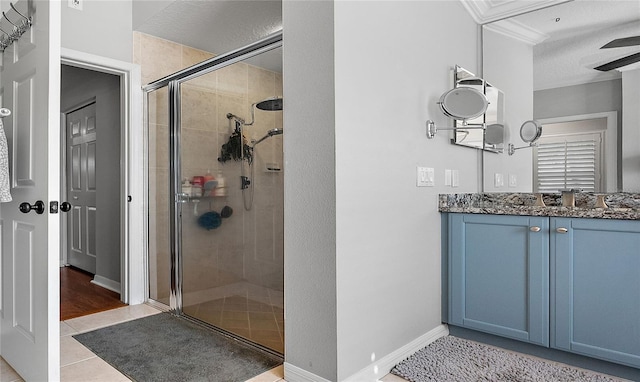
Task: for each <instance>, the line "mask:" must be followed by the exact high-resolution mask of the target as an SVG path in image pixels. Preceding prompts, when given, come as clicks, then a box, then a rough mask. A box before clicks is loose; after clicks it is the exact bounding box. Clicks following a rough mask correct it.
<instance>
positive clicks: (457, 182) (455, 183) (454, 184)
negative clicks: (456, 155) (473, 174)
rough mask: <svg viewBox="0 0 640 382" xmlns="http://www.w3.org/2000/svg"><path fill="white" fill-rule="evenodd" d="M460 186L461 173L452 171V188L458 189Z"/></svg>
mask: <svg viewBox="0 0 640 382" xmlns="http://www.w3.org/2000/svg"><path fill="white" fill-rule="evenodd" d="M459 185H460V171H459V170H451V187H458V186H459Z"/></svg>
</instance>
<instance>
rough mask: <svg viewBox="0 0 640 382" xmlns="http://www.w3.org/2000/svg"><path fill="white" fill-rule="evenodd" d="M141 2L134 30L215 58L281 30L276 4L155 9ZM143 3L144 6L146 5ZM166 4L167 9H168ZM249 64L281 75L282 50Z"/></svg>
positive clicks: (182, 4) (198, 1)
mask: <svg viewBox="0 0 640 382" xmlns="http://www.w3.org/2000/svg"><path fill="white" fill-rule="evenodd" d="M136 2H142V3H140V4H141V8H139V9H143V11H146V12H149V11H153V12H154V13H153V14H152V15H148V14H147V15H144V17H140V19H142V21H141V22H140V23H139V25H136V24H134V29H135V30H137V31H139V32H142V33H146V34H150V35H153V36H157V37H160V38H163V39H166V40H170V41H174V42H177V43H180V44H184V45H188V46H191V47H194V48H197V49H202V50H205V51H207V52H211V53H214V54H222V53H227V52H230V51H232V50H235V49H238V48H242V47H244V46H246V45H249V44H251V43H253V42H255V41H257V40H260V39H262V38H264V37H266V36H268V35H270V34H272V33H274V32H276V31H278V30H280V29H281V28H282V2H281V1H279V0H195V1H194V0H176V1H173V2H170V1H166V0H165V1H158V2H156V3H157V4H161V5H158V6H157V8H156V9H153V8H152V7H151V6H149V5H148V4H149V3H151V1H148V0H136V1H134V13H135V11H136V8H135V7H136ZM145 3H146V4H145ZM167 4H168V5H167ZM250 63H251V64H253V65H257V66H261V67H264V68H266V69H269V70H273V71H277V72H282V53H281V50H280V49H278V50H275V51H271V52H267V53H265V54H262V55H260V56H259V57H255V58H253V59H251V62H250Z"/></svg>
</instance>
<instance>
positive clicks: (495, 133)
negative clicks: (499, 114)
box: [484, 123, 504, 145]
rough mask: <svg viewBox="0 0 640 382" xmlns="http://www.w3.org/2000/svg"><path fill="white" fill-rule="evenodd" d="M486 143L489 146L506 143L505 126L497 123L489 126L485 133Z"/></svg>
mask: <svg viewBox="0 0 640 382" xmlns="http://www.w3.org/2000/svg"><path fill="white" fill-rule="evenodd" d="M484 142H485V143H486V144H489V145H499V144H501V143H504V125H501V124H498V123H495V124H491V125H489V126H487V129H486V130H485V131H484Z"/></svg>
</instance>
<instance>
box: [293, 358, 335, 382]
mask: <svg viewBox="0 0 640 382" xmlns="http://www.w3.org/2000/svg"><path fill="white" fill-rule="evenodd" d="M284 379H285V380H286V381H287V382H331V381H329V380H328V379H324V378H322V377H320V376H318V375H315V374H313V373H310V372H308V371H306V370H303V369H301V368H299V367H297V366H293V365H292V364H290V363H287V362H285V363H284Z"/></svg>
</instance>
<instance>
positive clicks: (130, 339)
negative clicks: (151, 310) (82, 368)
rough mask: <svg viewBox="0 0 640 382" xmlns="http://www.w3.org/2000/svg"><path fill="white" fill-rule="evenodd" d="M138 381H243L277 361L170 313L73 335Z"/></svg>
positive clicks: (270, 356)
mask: <svg viewBox="0 0 640 382" xmlns="http://www.w3.org/2000/svg"><path fill="white" fill-rule="evenodd" d="M73 338H75V339H76V340H78V341H80V342H81V343H82V344H83V345H84V346H86V347H87V348H89V349H91V351H93V352H94V353H96V354H97V355H98V356H99V357H100V358H102V359H104V360H105V361H106V362H108V363H109V364H110V365H112V366H113V367H115V368H116V369H118V370H119V371H120V372H121V373H123V374H125V375H126V376H127V377H129V378H130V379H132V380H134V381H138V382H147V381H148V382H161V381H172V382H173V381H198V382H199V381H203V382H204V381H220V382H234V381H238V382H240V381H246V380H247V379H249V378H252V377H254V376H256V375H258V374H261V373H263V372H265V371H267V370H269V369H271V368H273V367H275V366H278V365H280V364H281V363H282V360H281V359H280V358H278V357H276V356H272V355H270V354H267V353H265V352H261V351H259V350H258V349H255V348H253V347H251V346H248V345H245V344H242V343H240V342H239V341H236V340H233V339H230V338H228V337H226V336H223V335H221V334H219V333H217V332H215V331H212V330H210V329H206V328H204V327H201V326H200V325H197V324H194V323H192V322H190V321H187V320H185V319H183V318H179V317H176V316H174V315H171V314H169V313H160V314H156V315H153V316H148V317H144V318H140V319H137V320H133V321H129V322H125V323H122V324H118V325H114V326H110V327H107V328H103V329H98V330H95V331H92V332H88V333H83V334H78V335H75V336H73Z"/></svg>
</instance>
